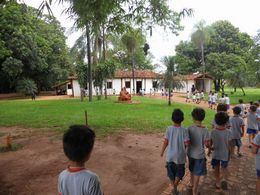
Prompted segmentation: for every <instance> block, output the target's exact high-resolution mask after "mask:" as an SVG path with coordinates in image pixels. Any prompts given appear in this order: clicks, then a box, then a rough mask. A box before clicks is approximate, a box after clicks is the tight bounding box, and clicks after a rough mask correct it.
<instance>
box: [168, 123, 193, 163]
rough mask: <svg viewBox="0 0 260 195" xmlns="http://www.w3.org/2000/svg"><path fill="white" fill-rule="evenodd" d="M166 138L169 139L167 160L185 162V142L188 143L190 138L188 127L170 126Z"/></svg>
mask: <svg viewBox="0 0 260 195" xmlns="http://www.w3.org/2000/svg"><path fill="white" fill-rule="evenodd" d="M165 139H167V140H168V146H167V154H166V161H167V162H174V163H176V164H185V161H186V150H185V143H188V142H189V140H190V139H189V135H188V131H187V129H185V128H183V127H176V126H169V127H168V128H167V129H166V132H165Z"/></svg>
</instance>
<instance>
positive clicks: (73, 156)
mask: <svg viewBox="0 0 260 195" xmlns="http://www.w3.org/2000/svg"><path fill="white" fill-rule="evenodd" d="M95 137H96V135H95V132H94V131H93V130H91V129H90V128H89V127H87V126H85V125H72V126H70V127H69V129H68V130H67V131H66V132H65V133H64V135H63V150H64V153H65V155H66V156H67V157H68V158H69V159H70V160H71V161H74V162H83V161H84V160H85V158H86V157H87V155H89V154H90V153H91V151H92V149H93V146H94V142H95Z"/></svg>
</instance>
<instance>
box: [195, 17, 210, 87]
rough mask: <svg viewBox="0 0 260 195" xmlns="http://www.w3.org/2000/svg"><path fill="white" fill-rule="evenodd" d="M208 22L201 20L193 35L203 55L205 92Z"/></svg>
mask: <svg viewBox="0 0 260 195" xmlns="http://www.w3.org/2000/svg"><path fill="white" fill-rule="evenodd" d="M205 24H206V22H205V21H204V20H201V21H200V22H198V23H197V24H196V25H195V29H196V31H195V32H194V33H193V34H192V35H191V40H192V42H193V43H194V45H196V47H197V48H199V50H200V53H201V60H200V61H201V66H202V73H203V90H204V91H205V73H206V67H205V57H204V47H205V44H207V43H208V42H209V33H208V29H207V28H206V27H205Z"/></svg>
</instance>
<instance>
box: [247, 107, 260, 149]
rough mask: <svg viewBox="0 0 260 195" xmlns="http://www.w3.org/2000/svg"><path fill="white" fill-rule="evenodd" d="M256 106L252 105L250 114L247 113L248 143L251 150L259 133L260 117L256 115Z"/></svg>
mask: <svg viewBox="0 0 260 195" xmlns="http://www.w3.org/2000/svg"><path fill="white" fill-rule="evenodd" d="M256 109H257V108H256V106H255V105H251V106H250V108H249V112H248V113H247V131H246V132H247V134H248V142H249V148H251V147H252V146H251V143H252V141H253V139H254V138H255V135H256V134H257V133H258V123H259V121H260V116H258V114H257V113H256Z"/></svg>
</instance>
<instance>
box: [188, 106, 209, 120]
mask: <svg viewBox="0 0 260 195" xmlns="http://www.w3.org/2000/svg"><path fill="white" fill-rule="evenodd" d="M205 115H206V113H205V110H204V109H203V108H194V109H193V110H192V112H191V116H192V117H193V119H194V120H196V121H203V120H204V118H205Z"/></svg>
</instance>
